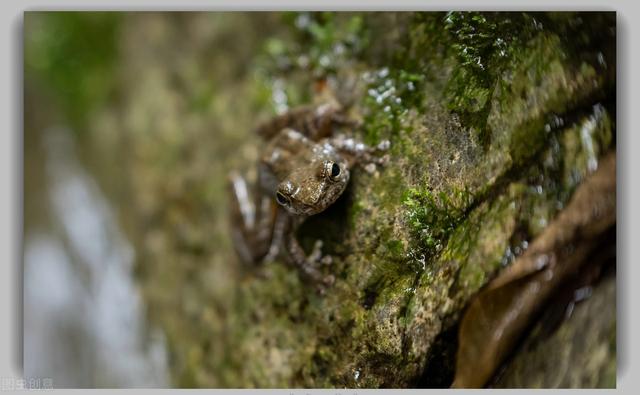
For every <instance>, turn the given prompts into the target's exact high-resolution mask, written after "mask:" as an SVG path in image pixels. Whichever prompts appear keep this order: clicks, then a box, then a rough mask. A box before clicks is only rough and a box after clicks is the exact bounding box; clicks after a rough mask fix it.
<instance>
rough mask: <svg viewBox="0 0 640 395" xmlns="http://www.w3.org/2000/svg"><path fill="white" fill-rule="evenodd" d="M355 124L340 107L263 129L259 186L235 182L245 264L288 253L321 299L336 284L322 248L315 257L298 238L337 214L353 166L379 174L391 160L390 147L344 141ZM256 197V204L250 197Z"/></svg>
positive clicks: (304, 110) (235, 218)
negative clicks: (326, 270)
mask: <svg viewBox="0 0 640 395" xmlns="http://www.w3.org/2000/svg"><path fill="white" fill-rule="evenodd" d="M355 126H356V123H355V122H353V121H352V120H349V119H348V118H347V117H346V116H345V115H344V110H343V109H342V108H341V107H340V106H339V105H336V104H333V103H331V104H323V105H320V106H307V107H301V108H297V109H293V110H291V111H289V112H287V113H285V114H282V115H279V116H277V117H275V118H273V119H272V120H270V121H268V122H266V123H264V124H262V125H261V126H259V127H258V128H257V130H256V133H257V134H258V135H259V136H261V137H262V138H263V139H264V140H265V141H266V144H265V146H264V148H263V151H262V154H261V156H260V160H259V164H258V183H257V184H258V185H257V186H256V187H255V188H254V189H253V190H252V191H250V190H249V188H248V187H247V182H246V181H245V179H244V178H243V177H241V176H240V175H239V174H237V173H235V172H234V173H232V174H231V175H230V186H231V191H232V193H231V195H232V199H231V200H232V204H231V206H232V210H231V214H232V228H233V229H232V237H233V242H234V246H235V249H236V251H237V252H238V254H239V256H240V257H241V259H242V260H243V261H245V262H247V263H250V264H260V263H263V262H267V261H271V260H273V259H275V258H276V257H277V256H278V254H280V252H281V251H283V250H284V251H285V252H286V253H287V254H286V256H287V257H288V260H289V262H290V263H292V264H294V265H295V266H297V267H298V268H299V269H300V270H301V272H302V274H303V277H304V278H305V279H307V280H310V281H312V282H313V283H314V284H316V285H317V286H318V289H319V290H320V291H322V290H324V288H325V287H326V286H329V285H331V284H332V283H333V281H334V277H333V276H332V275H327V276H324V275H323V274H322V272H321V270H320V267H321V265H322V264H323V263H325V264H328V263H330V262H331V258H330V257H329V256H325V257H322V253H321V248H322V242H321V241H320V240H318V241H317V242H316V243H315V246H314V248H313V251H312V252H311V254H310V255H309V256H307V255H306V254H305V252H304V251H303V249H302V247H301V246H300V244H299V243H298V241H297V240H296V238H295V230H296V229H297V227H298V226H300V224H301V223H302V222H303V221H304V220H305V219H306V218H307V217H308V216H310V215H315V214H318V213H321V212H322V211H324V210H325V209H326V208H327V207H329V206H331V205H332V204H333V203H334V202H335V201H336V200H337V199H338V197H340V195H341V194H342V193H343V192H344V190H345V188H346V186H347V184H348V182H349V176H350V171H351V169H352V168H353V167H354V165H356V164H359V165H362V166H363V168H364V169H365V170H367V171H368V172H373V171H375V165H376V164H382V163H384V162H385V161H386V160H387V156H382V157H381V156H380V155H379V154H381V153H383V152H384V151H386V150H387V149H388V148H389V141H386V140H385V141H383V142H382V143H380V144H378V145H377V146H376V147H369V146H367V145H365V144H364V143H362V142H360V141H357V140H355V139H354V138H352V137H348V136H347V135H346V134H344V133H338V131H339V130H342V129H345V128H346V129H353V128H354V127H355ZM251 194H252V195H253V196H250V195H251Z"/></svg>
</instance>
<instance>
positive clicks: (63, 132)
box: [24, 12, 286, 387]
mask: <svg viewBox="0 0 640 395" xmlns="http://www.w3.org/2000/svg"><path fill="white" fill-rule="evenodd" d="M278 18H279V17H277V16H275V15H270V14H262V15H251V14H235V13H231V14H224V13H218V14H214V13H209V14H207V13H191V14H180V13H172V14H156V13H140V14H129V13H74V12H54V13H38V12H36V13H32V12H27V13H26V14H25V20H24V33H25V34H24V38H25V41H24V45H25V47H24V89H25V96H24V97H25V122H24V191H25V192H24V199H25V201H24V221H25V222H24V224H25V226H24V330H25V332H24V371H25V376H26V377H50V378H52V379H53V383H54V386H55V387H77V386H80V387H95V386H97V387H130V386H144V387H149V386H151V387H153V386H167V385H169V382H170V381H169V374H168V371H167V369H168V368H167V350H166V344H165V341H166V340H165V337H164V335H163V332H162V331H161V330H159V329H158V328H156V327H154V326H153V325H150V324H149V322H148V321H147V319H146V308H145V306H144V303H143V299H142V297H141V290H140V287H139V285H138V282H137V281H136V279H135V273H134V272H135V262H136V261H137V260H140V259H142V257H141V256H140V253H139V252H138V251H137V248H136V243H141V244H138V247H139V246H140V245H144V246H145V247H149V248H151V249H153V248H154V247H153V245H154V244H155V245H157V244H158V243H163V242H165V241H164V240H163V235H161V234H158V233H155V234H145V232H142V234H143V236H142V237H143V238H144V239H142V240H133V238H134V236H133V235H134V234H140V233H136V229H133V230H132V228H135V227H144V226H145V224H144V221H153V218H154V216H156V215H158V213H161V212H163V210H164V203H163V199H178V200H179V199H180V196H181V195H182V194H184V193H186V190H189V191H190V192H192V193H199V194H203V195H204V196H205V199H206V200H207V202H208V203H210V204H211V205H210V207H202V211H200V212H198V213H189V214H188V215H189V218H188V219H186V218H185V215H183V213H180V212H173V213H168V215H172V216H173V217H175V224H174V225H175V226H176V227H177V229H176V232H177V233H178V234H179V238H178V239H177V240H176V242H177V243H183V244H184V249H185V250H187V251H188V252H187V255H189V257H186V258H185V257H174V258H175V260H174V262H175V264H176V265H181V264H189V263H190V262H193V260H194V259H195V260H197V258H199V257H200V256H202V253H203V252H202V251H201V250H202V249H203V248H204V247H203V244H205V243H212V242H213V243H215V242H216V241H220V240H222V241H221V243H220V244H219V245H218V247H219V248H217V251H218V252H217V255H216V256H215V257H213V258H212V259H213V260H214V263H213V265H212V266H213V267H214V268H215V269H211V270H214V271H215V273H212V274H210V275H211V276H228V273H227V271H228V270H230V269H229V268H228V266H230V265H223V263H227V260H228V259H229V254H230V252H229V251H228V249H227V247H228V240H227V239H226V222H225V220H226V216H224V213H225V210H224V207H222V206H223V201H224V196H222V195H223V193H222V192H221V191H224V182H225V176H226V173H225V171H226V170H227V169H229V168H231V166H234V165H238V163H237V162H238V161H237V160H234V157H237V155H234V154H233V150H230V149H229V148H230V147H238V146H239V144H238V143H239V142H240V141H243V140H244V139H245V138H246V136H247V134H248V133H249V131H250V128H251V122H252V120H255V117H254V115H255V114H254V113H253V112H252V111H255V113H256V114H258V113H259V112H260V111H263V112H265V111H266V112H268V111H270V108H271V107H270V103H271V101H272V97H271V96H270V91H271V89H270V87H267V86H266V85H265V84H266V82H265V81H263V79H261V75H260V70H261V69H260V67H256V66H255V65H254V61H255V58H256V56H257V54H258V50H259V49H262V48H263V46H264V41H265V37H266V36H267V35H268V34H269V32H270V31H273V30H274V28H273V25H276V22H280V19H278ZM271 45H277V42H275V44H273V42H272V44H271ZM276 49H277V48H276ZM246 76H249V78H248V79H246ZM253 80H255V82H256V83H255V84H253V85H252V81H253ZM245 81H246V82H245ZM281 96H282V94H281ZM279 100H280V105H281V106H283V105H284V106H286V103H282V100H284V99H282V98H280V99H279ZM131 103H134V105H131ZM252 109H253V110H252ZM258 109H261V110H258ZM220 114H222V116H220ZM225 123H226V124H225ZM133 130H135V132H134V133H130V132H131V131H133ZM176 132H178V133H176ZM199 147H206V148H204V149H200V148H199ZM248 150H249V151H251V149H248ZM249 155H251V153H249ZM185 157H189V158H193V159H194V160H191V161H189V163H191V165H190V166H192V167H193V168H192V169H189V168H185V167H184V166H182V165H180V164H179V163H184V162H183V161H182V159H183V158H185ZM146 163H152V165H149V166H147V165H146ZM202 174H206V175H207V177H206V178H205V179H201V178H200V176H201V175H202ZM134 180H135V181H134ZM134 182H135V183H139V184H138V185H131V183H134ZM196 182H197V183H198V185H196V184H195V183H196ZM144 183H146V184H144ZM158 188H162V189H163V190H161V191H159V190H158ZM132 193H141V194H142V195H139V196H137V198H132V197H131V194H132ZM138 198H139V199H138ZM184 209H185V210H195V209H196V208H190V207H184ZM192 214H193V216H192ZM194 216H195V217H200V218H202V221H203V222H204V221H210V222H212V223H210V224H207V225H206V226H203V227H197V226H190V225H189V224H188V221H190V220H192V219H193V220H197V219H194ZM141 218H144V220H141ZM139 220H141V221H139ZM140 222H142V223H140ZM217 265H219V266H221V267H220V268H218V266H217ZM152 270H153V269H152ZM216 270H217V271H216ZM216 283H217V282H216V281H213V282H212V283H211V284H212V286H215V284H216ZM223 291H224V290H223ZM160 292H162V290H160ZM167 297H171V295H167ZM176 300H178V301H180V298H176ZM190 302H191V303H193V301H188V300H187V301H184V303H190Z"/></svg>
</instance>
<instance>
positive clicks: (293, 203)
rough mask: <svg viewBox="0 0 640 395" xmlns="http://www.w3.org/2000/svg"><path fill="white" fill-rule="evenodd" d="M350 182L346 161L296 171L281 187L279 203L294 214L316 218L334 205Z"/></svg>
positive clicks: (279, 187) (330, 161) (325, 163)
mask: <svg viewBox="0 0 640 395" xmlns="http://www.w3.org/2000/svg"><path fill="white" fill-rule="evenodd" d="M348 182H349V169H348V168H347V162H346V161H339V160H338V161H332V160H325V161H321V162H316V163H312V164H309V165H308V166H305V167H302V168H299V169H296V170H295V171H294V172H292V173H291V174H289V176H288V177H287V178H286V179H285V180H284V181H282V182H281V183H280V185H278V189H277V192H276V201H277V202H278V203H279V204H280V205H281V206H283V207H284V208H285V209H287V211H289V212H290V213H291V214H294V215H314V214H318V213H320V212H322V211H324V210H325V209H326V208H327V207H329V206H330V205H332V204H333V203H334V202H335V201H336V200H337V199H338V197H340V195H342V192H344V189H345V188H346V186H347V183H348Z"/></svg>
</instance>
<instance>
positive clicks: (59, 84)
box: [24, 12, 122, 132]
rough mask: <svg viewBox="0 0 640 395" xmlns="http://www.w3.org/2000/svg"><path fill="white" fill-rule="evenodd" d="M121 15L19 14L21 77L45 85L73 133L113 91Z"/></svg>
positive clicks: (84, 13) (103, 13) (110, 13)
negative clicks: (21, 23) (22, 29)
mask: <svg viewBox="0 0 640 395" xmlns="http://www.w3.org/2000/svg"><path fill="white" fill-rule="evenodd" d="M121 21H122V14H119V13H113V12H90V13H86V12H83V13H79V12H47V13H44V12H27V13H25V32H27V34H26V35H25V53H24V61H25V75H26V78H27V79H28V78H30V77H31V76H36V78H38V80H39V82H42V83H44V84H46V85H48V86H49V87H50V89H51V90H52V91H53V94H54V95H55V96H56V98H57V99H58V100H59V101H60V102H61V104H62V109H63V111H64V112H65V115H66V116H67V117H68V118H69V119H70V120H71V121H72V122H74V126H76V127H77V130H76V131H78V132H81V131H82V130H84V129H85V128H86V126H87V125H86V123H87V122H88V120H89V119H90V117H91V115H92V111H93V110H94V109H96V108H98V107H100V106H101V105H103V104H104V103H105V101H106V100H107V99H108V98H109V96H110V95H111V94H113V93H114V92H113V88H114V77H115V76H114V68H115V65H116V64H117V62H118V52H117V45H116V40H117V34H118V32H119V27H120V24H121Z"/></svg>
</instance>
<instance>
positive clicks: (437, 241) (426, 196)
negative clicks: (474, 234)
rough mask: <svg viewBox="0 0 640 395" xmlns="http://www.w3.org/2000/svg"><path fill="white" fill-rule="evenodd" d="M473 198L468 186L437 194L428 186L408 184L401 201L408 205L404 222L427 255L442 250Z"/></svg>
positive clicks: (430, 255) (427, 256) (429, 255)
mask: <svg viewBox="0 0 640 395" xmlns="http://www.w3.org/2000/svg"><path fill="white" fill-rule="evenodd" d="M472 200H473V196H472V195H471V194H470V193H469V191H467V190H461V191H455V192H453V193H451V194H448V193H445V192H441V193H439V194H438V195H434V194H433V193H432V192H431V191H429V190H427V189H424V190H418V189H415V188H411V189H408V190H407V191H406V192H405V194H404V197H403V204H404V206H405V207H407V222H408V224H409V226H410V227H411V231H412V235H413V237H415V238H416V239H417V240H418V247H419V249H420V250H421V251H423V252H425V253H426V258H427V259H428V258H430V257H432V256H434V255H436V254H437V253H439V252H440V250H442V247H443V246H444V243H446V241H447V238H448V236H449V235H450V234H451V232H452V231H453V230H454V229H455V228H456V226H457V225H458V224H459V223H460V222H461V221H462V219H463V218H464V216H465V209H466V207H467V206H468V205H469V204H470V203H471V201H472Z"/></svg>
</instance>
